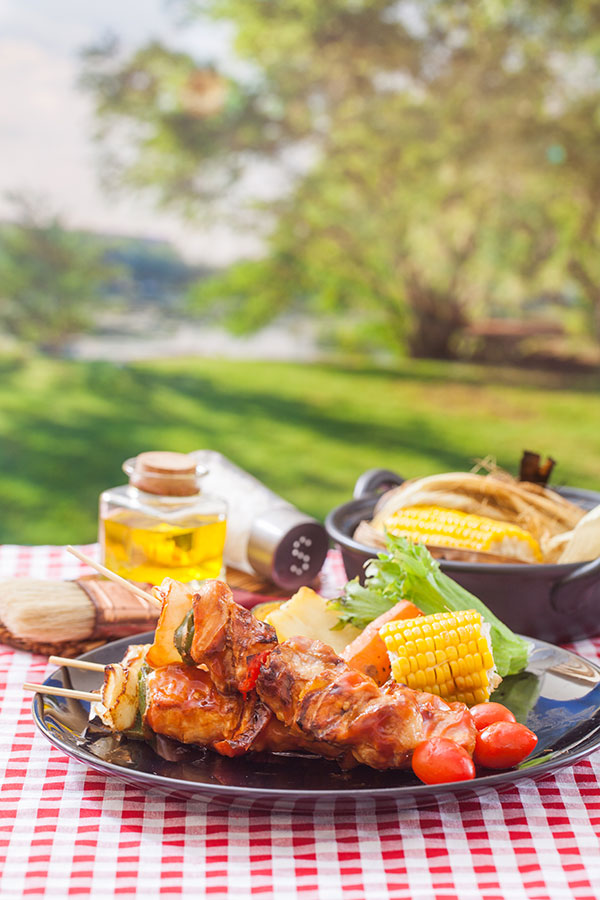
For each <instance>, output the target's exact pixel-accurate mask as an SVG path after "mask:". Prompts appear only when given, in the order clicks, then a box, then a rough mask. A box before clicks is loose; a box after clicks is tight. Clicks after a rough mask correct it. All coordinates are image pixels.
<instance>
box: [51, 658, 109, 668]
mask: <svg viewBox="0 0 600 900" xmlns="http://www.w3.org/2000/svg"><path fill="white" fill-rule="evenodd" d="M48 662H49V663H51V664H52V665H53V666H67V668H69V669H88V670H89V671H90V672H104V669H105V668H106V666H101V665H100V663H93V662H87V660H85V659H67V657H66V656H51V657H50V658H49V659H48Z"/></svg>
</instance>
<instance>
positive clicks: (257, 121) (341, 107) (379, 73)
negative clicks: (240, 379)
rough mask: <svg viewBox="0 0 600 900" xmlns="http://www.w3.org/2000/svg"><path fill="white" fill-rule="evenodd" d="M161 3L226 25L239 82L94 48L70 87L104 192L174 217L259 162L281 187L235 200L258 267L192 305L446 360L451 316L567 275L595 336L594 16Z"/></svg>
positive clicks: (530, 3)
mask: <svg viewBox="0 0 600 900" xmlns="http://www.w3.org/2000/svg"><path fill="white" fill-rule="evenodd" d="M179 5H180V6H181V7H182V8H183V9H184V10H185V11H186V12H187V13H188V14H189V16H190V17H192V18H193V17H196V16H198V17H203V16H204V17H206V16H212V17H213V18H214V19H217V20H225V21H227V22H230V23H233V26H234V28H235V41H234V49H235V52H236V54H237V57H238V60H241V61H242V62H243V63H244V64H245V65H244V67H243V69H242V74H241V75H239V74H237V75H236V76H235V77H234V75H233V74H232V72H231V71H224V72H218V71H217V68H216V66H215V65H214V61H202V60H197V59H194V58H193V57H192V56H190V55H187V54H184V53H180V52H174V51H171V50H169V49H168V48H166V47H163V46H161V45H160V44H158V43H151V44H148V45H147V46H145V47H143V48H141V49H139V50H138V51H136V52H135V53H134V54H133V55H131V56H129V57H127V56H124V55H123V53H122V51H121V48H120V46H119V44H118V42H117V41H116V40H115V39H110V40H107V41H105V42H104V43H103V44H102V45H100V46H98V47H95V48H92V49H90V50H89V51H87V53H86V56H85V67H84V73H83V76H82V83H83V85H84V86H85V88H86V89H88V90H89V91H91V92H92V94H93V95H94V97H95V100H96V106H97V112H98V121H99V137H100V139H101V140H102V141H103V148H104V151H105V158H104V171H105V174H106V176H107V178H108V181H109V182H110V183H112V184H113V185H116V186H118V187H121V188H133V189H140V188H148V189H151V190H152V191H153V192H154V194H155V196H156V198H157V201H158V202H159V203H161V204H163V205H165V206H169V207H171V208H174V209H177V210H179V211H180V212H181V213H182V214H183V215H185V216H188V217H190V218H193V217H195V216H198V215H201V214H206V213H207V212H209V214H214V212H215V210H217V209H218V208H219V206H222V205H223V198H224V197H227V196H229V197H230V198H232V199H231V201H230V205H231V203H232V202H233V201H234V200H235V202H236V203H240V202H241V201H240V192H239V190H237V192H236V190H234V188H235V187H236V185H239V184H244V183H245V184H246V185H247V181H248V179H247V177H246V176H247V174H248V172H252V171H254V170H255V169H256V167H257V166H260V164H261V163H263V162H264V161H265V160H268V161H269V163H270V165H271V166H272V167H274V169H276V170H277V172H278V173H279V174H280V175H282V178H281V183H282V184H283V186H284V187H282V189H281V190H279V191H275V192H272V196H271V197H270V198H268V199H265V197H264V195H263V196H262V198H261V197H260V196H258V198H257V197H254V198H253V200H254V202H253V203H250V202H249V203H247V204H246V208H250V209H251V210H252V214H253V216H254V222H255V227H258V226H259V225H260V227H262V228H263V230H264V231H265V233H266V235H267V241H266V247H267V249H266V252H265V257H264V259H261V260H257V261H251V262H244V263H241V264H239V265H237V266H234V267H232V269H230V270H229V271H228V272H226V273H225V274H224V276H223V277H221V278H217V279H215V280H213V282H212V283H209V284H204V285H201V286H200V287H199V289H198V291H197V292H196V302H197V303H198V304H202V305H203V306H204V307H207V306H211V307H212V308H215V306H216V305H218V308H219V309H220V311H221V312H222V314H223V315H224V316H225V319H226V321H227V322H228V323H229V324H230V325H231V326H232V327H235V328H236V329H237V330H248V329H252V328H255V327H258V326H260V325H262V324H264V323H265V322H266V321H268V320H269V319H270V318H272V317H273V316H275V315H277V314H279V313H280V312H281V311H282V310H284V309H290V308H291V309H295V308H301V309H308V310H311V311H317V312H324V311H325V312H327V311H332V312H337V311H340V310H342V311H343V312H344V313H345V318H346V320H348V321H351V320H352V318H353V317H357V318H359V319H362V320H364V319H365V318H367V319H368V320H369V323H370V325H371V326H374V325H375V326H378V327H379V328H380V330H381V329H382V330H384V331H385V333H386V334H387V336H388V339H389V336H390V335H391V336H393V339H394V340H395V341H397V342H398V343H400V344H403V343H406V342H408V346H409V349H410V351H411V352H412V353H413V354H414V355H428V356H439V357H446V356H450V355H452V353H453V350H454V338H455V335H456V333H457V331H458V330H459V329H460V328H461V327H462V325H463V324H464V323H465V322H466V321H467V320H468V318H469V317H470V316H472V315H474V314H475V315H476V314H478V313H479V314H481V313H482V312H484V311H485V310H486V309H489V308H490V307H496V308H500V309H502V310H503V311H506V312H509V313H510V312H511V311H514V310H515V309H516V308H518V305H519V303H520V302H521V301H522V300H523V299H524V298H526V297H527V296H531V295H532V294H536V293H542V292H547V291H551V292H553V293H556V292H557V291H562V290H564V289H565V287H566V286H567V285H568V282H569V281H571V282H572V283H576V284H577V285H578V286H579V290H580V291H581V292H583V294H584V295H585V297H586V298H587V302H588V304H589V309H590V316H591V321H592V322H593V323H594V327H595V333H596V336H597V337H598V338H600V262H599V260H600V255H599V254H598V249H599V242H600V225H599V219H598V216H599V210H600V204H599V202H598V200H599V194H600V157H599V156H598V152H597V151H598V147H599V146H600V104H599V100H600V66H599V64H598V63H599V52H600V28H599V26H600V2H597V0H571V2H570V3H568V4H566V3H553V4H549V3H547V2H546V0H543V2H542V0H455V2H451V3H448V2H446V0H421V2H419V3H415V2H411V0H406V2H403V0H400V2H399V0H330V2H328V3H323V2H322V0H286V2H283V0H179ZM238 68H239V67H238ZM230 69H231V67H230ZM256 170H257V171H260V172H263V171H264V169H260V168H258V169H256ZM271 177H273V176H271ZM244 178H246V181H244ZM247 192H248V190H247V187H246V194H247ZM258 194H260V191H259V192H258ZM261 216H262V218H261Z"/></svg>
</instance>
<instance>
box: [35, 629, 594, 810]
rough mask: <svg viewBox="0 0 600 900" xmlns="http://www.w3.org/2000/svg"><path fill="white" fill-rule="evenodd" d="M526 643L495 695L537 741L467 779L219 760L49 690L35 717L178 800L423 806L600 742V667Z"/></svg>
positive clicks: (94, 679)
mask: <svg viewBox="0 0 600 900" xmlns="http://www.w3.org/2000/svg"><path fill="white" fill-rule="evenodd" d="M151 639H152V633H151V632H148V633H147V634H143V635H140V636H138V637H135V638H125V639H123V640H120V641H115V642H114V643H112V644H107V645H106V646H104V647H100V648H98V649H97V650H93V651H92V652H91V653H87V654H86V655H85V656H83V657H82V659H88V660H91V661H93V662H99V663H103V664H106V663H110V662H116V661H118V660H120V659H121V658H122V656H123V655H124V653H125V649H126V647H127V645H128V644H130V643H145V642H149V641H150V640H151ZM532 644H533V650H532V653H531V657H530V662H529V666H528V668H527V671H526V672H522V673H521V674H520V675H515V676H511V677H509V678H506V679H505V680H504V682H503V683H502V685H501V686H500V688H499V689H498V690H497V691H496V693H495V694H494V700H498V701H500V702H502V703H504V704H506V706H508V707H510V708H511V709H512V711H513V713H514V714H515V716H516V717H517V720H518V721H520V722H524V723H526V724H527V725H528V726H529V727H530V728H532V729H533V730H534V731H535V732H536V734H537V735H538V738H539V742H538V745H537V747H536V749H535V751H534V753H533V754H532V756H530V757H529V758H528V759H527V760H526V761H525V762H523V763H522V764H521V765H520V766H519V767H518V768H516V769H510V770H508V771H503V772H490V771H489V770H485V771H484V770H482V771H480V772H478V775H477V777H476V778H475V779H474V780H473V781H469V782H455V783H454V784H444V785H425V784H422V783H421V782H419V781H418V780H417V779H416V778H415V777H414V775H412V773H410V772H404V771H388V772H376V771H374V770H373V769H369V768H367V767H366V766H358V767H357V768H355V769H352V770H351V771H349V772H342V771H340V769H339V768H338V766H337V764H335V763H333V762H330V761H327V760H323V759H316V758H314V757H311V756H301V755H294V754H253V755H248V756H247V757H239V758H238V759H227V758H225V757H223V756H218V755H217V754H216V753H212V752H211V751H204V750H202V749H201V748H197V747H190V746H184V745H182V744H179V743H177V742H176V741H170V740H168V739H162V738H158V739H157V740H156V742H155V743H154V744H153V745H152V746H151V745H150V744H148V743H145V742H143V741H137V740H132V739H129V738H125V737H123V736H121V735H116V734H112V733H111V732H109V731H107V729H105V728H103V727H101V726H97V725H94V723H91V724H90V722H89V718H88V717H89V703H85V702H82V701H79V700H69V699H64V698H62V697H51V696H49V695H42V694H36V695H35V698H34V703H33V707H32V709H33V717H34V719H35V723H36V725H37V726H38V728H39V729H40V731H41V732H42V734H44V735H45V736H46V737H47V738H48V740H49V741H51V743H53V744H54V745H55V746H56V747H59V748H60V749H61V750H63V751H64V752H65V753H67V754H68V755H69V756H72V757H74V758H75V759H77V760H79V762H82V763H84V764H85V765H88V766H91V767H92V768H93V769H97V770H98V771H100V772H103V773H105V774H107V775H112V776H115V777H117V778H119V779H121V780H123V781H127V782H129V783H131V784H133V785H135V786H137V787H139V788H145V789H154V790H158V791H161V792H162V793H165V794H169V795H171V796H173V797H177V798H181V799H190V798H193V799H196V800H203V801H210V800H212V801H215V802H218V803H221V804H224V805H227V806H235V807H249V806H252V807H256V808H261V809H264V808H268V809H274V810H281V811H286V812H289V811H299V812H306V811H313V810H316V811H319V810H323V811H331V810H332V809H336V810H341V811H344V812H347V811H351V810H355V809H357V807H360V806H361V805H364V804H365V803H368V804H369V805H371V806H373V805H374V806H375V807H376V808H377V809H381V810H384V809H390V808H394V809H397V808H399V807H417V806H427V805H430V804H432V803H438V802H442V801H444V800H449V799H456V798H457V797H469V796H473V795H474V794H476V793H481V792H482V791H487V790H490V789H491V788H497V789H502V788H508V787H510V786H512V785H513V784H514V783H515V782H516V781H518V780H519V779H521V778H541V777H543V776H544V775H546V774H548V773H549V772H552V771H554V770H555V769H558V768H560V767H562V766H567V765H571V764H572V763H574V762H575V761H576V760H578V759H581V758H582V757H584V756H587V755H588V754H590V753H591V752H592V751H593V750H595V749H596V748H597V747H598V746H600V668H599V667H598V666H596V665H594V664H593V663H591V662H588V661H587V660H585V659H583V658H582V657H580V656H577V655H576V654H575V653H571V652H570V651H568V650H563V649H562V648H560V647H555V646H553V645H552V644H546V643H544V642H543V641H538V640H532ZM99 682H100V679H99V677H98V673H96V672H86V671H83V670H80V669H58V670H57V671H56V672H54V673H53V674H52V675H51V676H50V677H49V678H48V679H47V680H46V682H45V683H46V684H54V685H60V686H64V687H73V688H76V689H78V690H83V691H90V690H94V689H96V688H97V687H98V686H99Z"/></svg>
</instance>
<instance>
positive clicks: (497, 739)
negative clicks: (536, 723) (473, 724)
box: [473, 722, 538, 769]
mask: <svg viewBox="0 0 600 900" xmlns="http://www.w3.org/2000/svg"><path fill="white" fill-rule="evenodd" d="M537 741H538V739H537V735H535V734H534V733H533V731H530V730H529V728H527V726H525V725H519V723H518V722H494V724H493V725H488V727H487V728H484V729H483V731H478V732H477V740H476V744H475V753H474V754H473V758H474V760H475V762H476V763H477V765H478V766H485V768H486V769H510V768H512V766H516V765H517V764H518V763H520V762H521V760H523V759H525V757H526V756H529V754H530V753H531V751H532V750H533V748H534V747H535V745H536V744H537Z"/></svg>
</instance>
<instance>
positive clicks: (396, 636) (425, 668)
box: [379, 609, 494, 705]
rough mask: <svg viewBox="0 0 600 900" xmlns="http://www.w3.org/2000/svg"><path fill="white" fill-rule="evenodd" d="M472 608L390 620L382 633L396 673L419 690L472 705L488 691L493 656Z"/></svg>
mask: <svg viewBox="0 0 600 900" xmlns="http://www.w3.org/2000/svg"><path fill="white" fill-rule="evenodd" d="M481 626H482V620H481V615H480V614H479V613H478V612H477V611H476V610H474V609H468V610H460V611H458V612H447V613H437V614H436V615H433V616H423V617H422V618H421V617H420V618H419V619H411V620H407V621H406V622H405V623H403V622H402V621H396V622H389V623H388V624H387V625H384V626H383V628H382V629H381V630H380V632H379V634H380V635H381V637H382V638H383V641H384V643H385V646H386V648H387V651H388V655H389V657H390V663H391V669H392V676H393V677H394V679H395V680H396V681H399V682H402V683H404V684H407V685H408V687H410V688H414V689H415V690H421V691H429V692H430V693H434V694H437V695H438V696H440V697H443V698H444V700H448V701H451V700H460V701H461V702H462V703H466V704H468V705H473V704H474V703H483V702H484V701H485V700H487V699H489V696H490V690H489V687H490V682H489V677H488V670H492V669H493V667H494V659H493V656H492V652H491V649H490V646H489V643H488V640H487V638H486V636H485V635H484V634H483V632H482V630H481Z"/></svg>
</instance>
